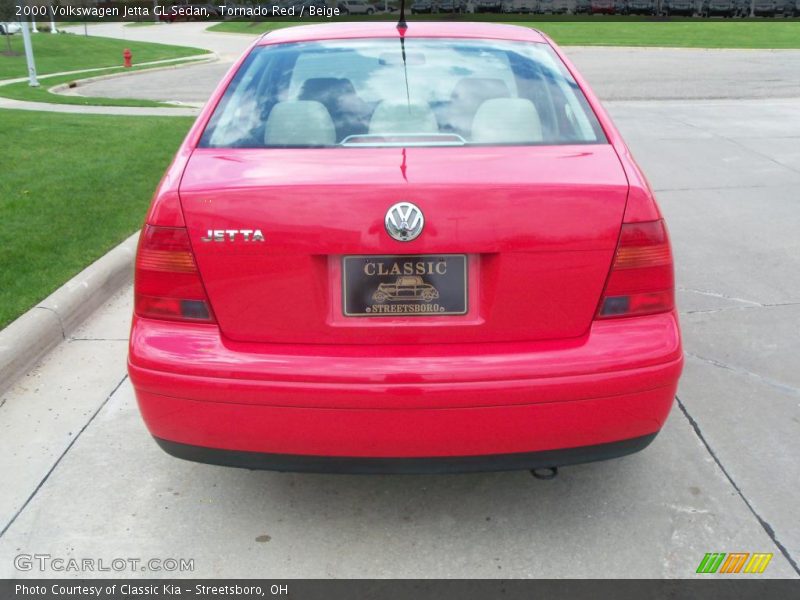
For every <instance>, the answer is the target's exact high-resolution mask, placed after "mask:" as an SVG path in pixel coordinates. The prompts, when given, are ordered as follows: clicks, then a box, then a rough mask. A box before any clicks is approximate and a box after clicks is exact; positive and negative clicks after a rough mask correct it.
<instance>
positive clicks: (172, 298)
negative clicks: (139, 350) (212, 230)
mask: <svg viewBox="0 0 800 600" xmlns="http://www.w3.org/2000/svg"><path fill="white" fill-rule="evenodd" d="M134 290H135V292H134V297H135V300H134V310H135V312H136V314H137V315H138V316H140V317H148V318H151V319H169V320H173V321H194V322H198V321H199V322H203V323H213V322H214V314H213V313H212V312H211V306H210V305H209V303H208V297H207V296H206V290H205V288H204V287H203V282H202V281H201V280H200V273H199V272H198V271H197V265H196V264H195V261H194V254H193V253H192V246H191V244H190V243H189V233H188V232H187V231H186V228H184V227H154V226H152V225H145V227H144V230H143V231H142V236H141V239H140V240H139V249H138V252H137V253H136V283H135V286H134Z"/></svg>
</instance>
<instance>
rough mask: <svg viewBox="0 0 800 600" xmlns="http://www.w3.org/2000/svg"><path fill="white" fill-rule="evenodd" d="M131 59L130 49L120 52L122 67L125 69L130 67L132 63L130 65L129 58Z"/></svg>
mask: <svg viewBox="0 0 800 600" xmlns="http://www.w3.org/2000/svg"><path fill="white" fill-rule="evenodd" d="M132 57H133V54H131V51H130V49H129V48H125V50H123V51H122V66H123V67H126V68H128V67H131V66H132V63H131V58H132Z"/></svg>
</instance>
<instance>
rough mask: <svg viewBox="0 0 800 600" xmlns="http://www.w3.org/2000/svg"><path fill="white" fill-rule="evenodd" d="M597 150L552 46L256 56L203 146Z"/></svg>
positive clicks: (356, 49)
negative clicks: (567, 146) (586, 147)
mask: <svg viewBox="0 0 800 600" xmlns="http://www.w3.org/2000/svg"><path fill="white" fill-rule="evenodd" d="M597 143H606V139H605V136H604V135H603V132H602V129H601V128H600V125H599V124H598V122H597V119H596V117H595V115H594V113H593V112H592V110H591V108H590V107H589V105H588V103H587V101H586V98H585V97H584V96H583V93H582V92H581V90H580V88H579V87H578V85H577V84H576V83H575V80H574V79H572V77H571V76H570V74H569V72H568V71H567V70H566V69H565V67H564V65H563V64H562V63H561V61H560V59H559V58H558V56H557V55H556V54H555V52H554V51H553V50H552V48H550V47H549V46H548V45H546V44H537V43H522V42H505V41H496V40H492V41H484V40H463V39H458V40H456V39H425V38H410V39H406V40H405V41H404V42H403V43H402V44H401V42H400V40H399V39H369V40H332V41H323V42H313V43H294V44H276V45H267V46H258V47H256V48H254V49H253V51H252V52H251V53H250V55H249V56H248V57H247V59H246V60H245V61H244V63H243V64H242V66H241V68H240V69H239V70H238V72H237V73H236V75H235V77H234V78H233V80H232V82H231V84H230V85H229V86H228V89H227V90H226V92H225V94H224V96H223V97H222V100H221V101H220V103H219V105H218V106H217V108H216V110H215V111H214V114H213V115H212V117H211V120H210V121H209V123H208V126H207V127H206V130H205V132H204V134H203V136H202V139H201V142H200V146H204V147H213V148H318V147H334V146H339V147H341V146H373V147H374V146H379V147H380V146H398V145H401V146H410V145H419V146H437V145H482V144H483V145H486V144H488V145H559V144H597Z"/></svg>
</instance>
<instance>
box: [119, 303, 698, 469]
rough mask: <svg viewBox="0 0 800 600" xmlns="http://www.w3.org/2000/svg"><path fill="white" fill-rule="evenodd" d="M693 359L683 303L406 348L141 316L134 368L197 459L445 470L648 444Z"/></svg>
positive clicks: (163, 433)
mask: <svg viewBox="0 0 800 600" xmlns="http://www.w3.org/2000/svg"><path fill="white" fill-rule="evenodd" d="M682 363H683V357H682V352H681V347H680V336H679V333H678V324H677V318H676V316H675V315H674V314H666V315H654V316H652V317H638V318H635V319H619V320H616V321H606V322H602V323H595V324H594V325H593V326H592V330H591V332H590V333H589V334H588V335H587V336H585V338H583V339H581V340H572V341H569V342H566V341H565V342H553V343H549V342H541V343H528V344H521V343H514V344H474V345H460V344H451V345H440V346H417V347H405V348H398V347H370V348H364V347H347V346H339V347H322V346H303V347H294V346H293V347H288V346H276V345H268V344H258V345H249V346H246V345H242V344H232V343H230V342H226V341H225V340H223V339H221V338H220V334H219V331H218V330H217V328H216V327H209V326H198V325H179V324H171V323H165V322H156V321H148V320H142V319H134V325H133V330H132V334H131V352H130V357H129V372H130V376H131V380H132V382H133V385H134V388H135V390H136V395H137V400H138V402H139V406H140V409H141V412H142V415H143V417H144V420H145V423H146V424H147V426H148V428H149V430H150V432H151V433H152V435H153V436H155V437H156V438H157V439H158V440H159V443H160V444H161V445H162V447H164V448H165V449H166V450H167V451H168V452H170V453H172V454H175V455H177V456H181V457H183V458H190V459H193V460H201V461H204V462H212V463H216V464H233V465H236V466H247V467H251V468H254V467H259V466H261V467H262V468H272V469H276V470H311V471H315V470H324V471H348V472H420V471H433V472H440V471H452V470H462V471H463V470H485V469H502V468H533V467H536V466H557V465H559V464H571V463H574V462H586V461H590V460H599V459H602V458H610V457H613V456H619V455H621V454H626V453H629V452H633V451H636V450H639V449H641V448H643V447H644V446H645V445H646V442H643V440H644V439H647V441H649V439H652V436H654V435H655V433H657V432H658V431H659V430H660V428H661V426H662V425H663V423H664V421H665V420H666V418H667V415H668V413H669V410H670V408H671V406H672V402H673V399H674V395H675V389H676V387H677V381H678V377H679V375H680V372H681V368H682ZM632 440H639V441H632ZM609 444H610V445H609ZM199 449H205V450H202V451H201V450H199ZM556 451H558V453H556ZM423 463H429V467H427V468H425V467H423ZM503 465H506V466H503Z"/></svg>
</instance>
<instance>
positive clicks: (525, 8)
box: [503, 0, 539, 14]
mask: <svg viewBox="0 0 800 600" xmlns="http://www.w3.org/2000/svg"><path fill="white" fill-rule="evenodd" d="M538 5H539V1H538V0H505V1H504V2H503V12H504V13H517V14H531V13H535V12H536V9H537V7H538Z"/></svg>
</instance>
